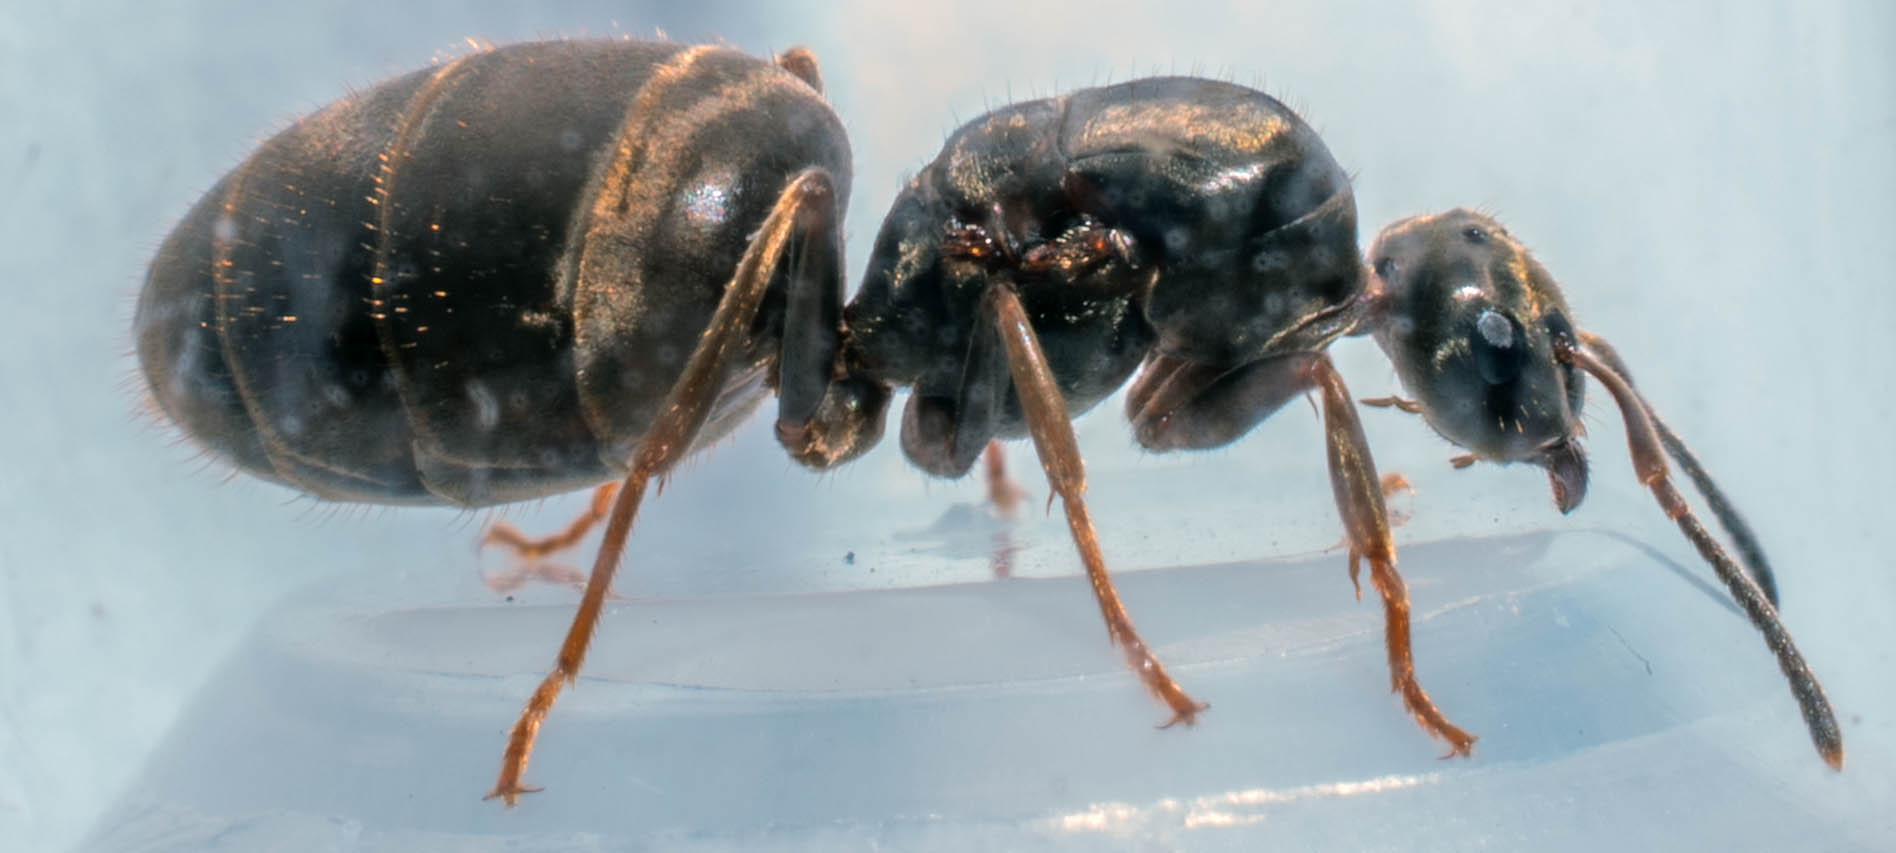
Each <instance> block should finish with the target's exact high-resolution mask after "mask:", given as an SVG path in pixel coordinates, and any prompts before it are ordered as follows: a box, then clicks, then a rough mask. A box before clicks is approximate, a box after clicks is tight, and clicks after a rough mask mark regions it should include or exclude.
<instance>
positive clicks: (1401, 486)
mask: <svg viewBox="0 0 1896 853" xmlns="http://www.w3.org/2000/svg"><path fill="white" fill-rule="evenodd" d="M1397 492H1408V493H1409V494H1411V495H1413V494H1415V485H1414V484H1413V483H1410V482H1409V478H1408V477H1404V476H1402V475H1401V474H1398V473H1396V472H1394V471H1391V472H1389V473H1387V474H1384V475H1383V476H1382V496H1383V505H1384V506H1385V507H1386V506H1388V504H1389V499H1390V498H1393V497H1395V496H1396V493H1397ZM1388 512H1389V526H1390V527H1392V528H1394V527H1401V526H1402V525H1403V524H1405V523H1407V522H1408V520H1409V514H1408V513H1406V512H1402V511H1400V510H1396V509H1390V510H1388ZM1349 544H1350V537H1349V535H1348V534H1344V536H1343V538H1342V539H1339V540H1337V543H1336V544H1335V545H1331V546H1330V547H1329V548H1326V549H1324V550H1326V551H1334V550H1336V549H1338V548H1343V547H1347V546H1348V545H1349ZM1361 570H1362V563H1361V562H1360V561H1358V560H1356V559H1351V560H1350V586H1351V587H1354V588H1355V590H1356V600H1357V601H1362V600H1363V584H1362V582H1361V581H1359V580H1358V579H1357V578H1358V577H1360V575H1361Z"/></svg>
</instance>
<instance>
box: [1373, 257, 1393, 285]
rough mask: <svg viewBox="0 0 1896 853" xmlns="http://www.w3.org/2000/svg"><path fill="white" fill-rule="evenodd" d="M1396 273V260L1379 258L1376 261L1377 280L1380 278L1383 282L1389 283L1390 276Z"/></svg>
mask: <svg viewBox="0 0 1896 853" xmlns="http://www.w3.org/2000/svg"><path fill="white" fill-rule="evenodd" d="M1395 271H1396V259H1395V258H1377V259H1376V277H1377V278H1380V279H1382V280H1383V281H1388V280H1389V274H1390V273H1393V272H1395Z"/></svg>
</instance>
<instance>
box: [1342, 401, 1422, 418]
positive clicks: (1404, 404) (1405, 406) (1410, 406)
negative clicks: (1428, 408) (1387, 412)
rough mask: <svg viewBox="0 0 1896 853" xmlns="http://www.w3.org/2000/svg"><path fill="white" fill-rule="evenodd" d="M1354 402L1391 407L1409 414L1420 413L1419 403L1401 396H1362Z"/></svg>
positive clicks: (1381, 407)
mask: <svg viewBox="0 0 1896 853" xmlns="http://www.w3.org/2000/svg"><path fill="white" fill-rule="evenodd" d="M1356 402H1358V403H1362V404H1363V405H1365V406H1373V407H1375V408H1378V409H1387V408H1392V407H1393V408H1395V409H1396V410H1398V411H1403V412H1408V413H1409V414H1412V415H1419V414H1422V404H1421V403H1418V402H1416V401H1414V400H1404V399H1402V398H1401V397H1395V396H1390V397H1364V398H1363V399H1361V400H1357V401H1356Z"/></svg>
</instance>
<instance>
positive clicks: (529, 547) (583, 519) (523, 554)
mask: <svg viewBox="0 0 1896 853" xmlns="http://www.w3.org/2000/svg"><path fill="white" fill-rule="evenodd" d="M618 490H619V484H618V483H601V484H600V485H599V488H596V489H593V497H592V505H591V506H589V507H587V509H586V512H585V513H583V514H581V515H580V517H578V518H575V519H573V522H572V523H571V524H568V525H566V529H565V530H562V531H560V532H558V533H555V534H553V535H551V536H545V537H541V538H539V539H529V538H527V537H526V536H525V535H524V534H522V533H521V532H520V529H519V528H517V527H514V526H513V525H511V524H508V523H507V522H504V521H497V522H494V526H493V527H489V528H487V535H485V536H482V537H481V547H482V548H485V547H487V546H489V545H499V546H501V547H504V548H507V549H509V550H511V551H513V552H514V556H516V557H519V558H520V559H522V560H538V559H540V558H542V557H545V556H547V555H549V554H553V553H556V552H559V551H564V550H566V549H568V548H571V547H573V546H574V545H577V544H579V540H581V539H584V538H586V534H587V533H588V532H589V531H591V530H592V528H593V525H595V524H598V523H599V521H600V520H601V519H603V518H605V517H606V511H607V510H608V509H611V508H612V495H613V493H615V492H617V491H618Z"/></svg>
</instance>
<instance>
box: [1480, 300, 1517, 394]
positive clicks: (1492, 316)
mask: <svg viewBox="0 0 1896 853" xmlns="http://www.w3.org/2000/svg"><path fill="white" fill-rule="evenodd" d="M1521 343H1522V341H1521V334H1520V329H1519V328H1517V327H1516V324H1515V322H1514V320H1513V319H1511V318H1509V317H1508V316H1507V315H1506V314H1503V313H1501V312H1499V311H1494V310H1487V311H1483V312H1481V316H1480V317H1477V318H1475V334H1474V335H1473V336H1472V340H1470V342H1469V344H1470V347H1469V348H1470V349H1471V350H1472V351H1473V353H1474V357H1475V369H1476V370H1479V371H1480V372H1481V378H1482V380H1483V381H1485V382H1487V383H1488V384H1489V385H1505V384H1507V383H1509V382H1512V381H1514V377H1516V376H1519V375H1520V373H1521V366H1522V364H1523V363H1524V362H1525V361H1526V358H1527V352H1526V351H1525V350H1524V349H1523V348H1522V346H1521Z"/></svg>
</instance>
